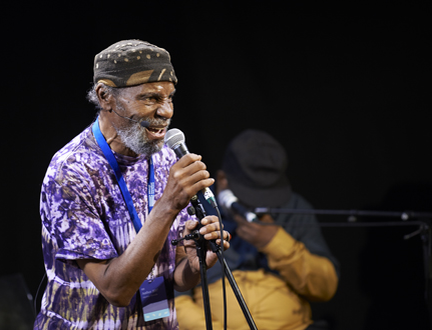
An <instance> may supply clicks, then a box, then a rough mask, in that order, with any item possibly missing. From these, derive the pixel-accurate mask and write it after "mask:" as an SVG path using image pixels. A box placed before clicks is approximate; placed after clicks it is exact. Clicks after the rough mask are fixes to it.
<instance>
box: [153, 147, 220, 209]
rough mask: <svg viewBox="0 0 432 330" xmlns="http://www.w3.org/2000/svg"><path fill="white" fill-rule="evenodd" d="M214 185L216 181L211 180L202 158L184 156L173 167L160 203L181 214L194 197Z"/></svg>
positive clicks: (189, 155)
mask: <svg viewBox="0 0 432 330" xmlns="http://www.w3.org/2000/svg"><path fill="white" fill-rule="evenodd" d="M213 183H214V179H212V178H210V173H209V172H208V171H207V166H206V165H205V164H204V163H203V162H202V161H201V156H199V155H196V154H187V155H184V156H183V157H182V158H180V159H179V161H178V162H177V163H175V164H174V165H173V166H172V167H171V169H170V174H169V178H168V183H167V186H166V188H165V190H164V193H163V195H162V197H161V198H160V199H159V201H158V202H159V203H162V201H163V202H164V203H165V205H169V207H170V208H171V209H172V210H177V211H178V212H180V210H182V209H184V208H185V207H186V206H187V205H188V203H189V202H190V200H191V198H192V196H193V195H195V194H196V193H197V192H198V191H200V190H203V189H204V188H207V187H210V186H211V185H212V184H213Z"/></svg>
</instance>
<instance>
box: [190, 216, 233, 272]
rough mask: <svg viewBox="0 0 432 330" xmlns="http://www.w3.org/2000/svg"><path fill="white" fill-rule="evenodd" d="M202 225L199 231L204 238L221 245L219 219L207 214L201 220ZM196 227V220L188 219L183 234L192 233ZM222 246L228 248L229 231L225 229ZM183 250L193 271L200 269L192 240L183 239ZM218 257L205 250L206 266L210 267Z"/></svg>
mask: <svg viewBox="0 0 432 330" xmlns="http://www.w3.org/2000/svg"><path fill="white" fill-rule="evenodd" d="M201 225H202V227H201V228H200V229H199V233H200V234H201V235H203V237H204V239H206V240H208V241H210V240H215V242H216V244H217V245H221V239H220V223H219V219H218V218H217V217H215V216H212V215H211V216H207V217H205V218H203V219H202V220H201ZM197 227H198V222H197V221H192V220H189V221H187V222H186V224H185V232H184V235H188V234H190V233H192V232H193V231H194V230H195V229H196V228H197ZM223 236H224V237H223V239H224V242H223V248H224V250H226V249H228V248H229V246H230V244H229V242H228V241H229V233H228V232H227V231H225V230H224V231H223ZM184 247H185V251H186V253H187V258H188V261H189V265H190V267H191V269H192V270H193V271H194V272H197V273H198V272H199V271H200V265H199V258H198V256H197V254H196V245H195V241H194V240H185V241H184ZM217 259H218V257H217V254H216V253H214V252H212V251H210V250H207V252H206V265H207V267H208V268H211V267H213V266H214V264H215V263H216V261H217Z"/></svg>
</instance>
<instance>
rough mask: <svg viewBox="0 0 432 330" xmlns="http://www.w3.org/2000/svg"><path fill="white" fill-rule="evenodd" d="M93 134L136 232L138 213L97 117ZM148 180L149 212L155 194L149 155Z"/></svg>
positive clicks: (138, 228)
mask: <svg viewBox="0 0 432 330" xmlns="http://www.w3.org/2000/svg"><path fill="white" fill-rule="evenodd" d="M92 131H93V135H94V137H95V138H96V142H97V143H98V145H99V147H100V148H101V150H102V152H103V153H104V155H105V158H106V159H107V161H108V163H109V164H110V166H111V168H112V169H113V171H114V174H115V177H116V179H117V182H118V184H119V186H120V190H121V192H122V194H123V199H124V201H125V203H126V206H127V208H128V211H129V215H130V217H131V219H132V222H133V225H134V227H135V230H136V232H138V231H139V230H140V229H141V227H142V225H141V221H140V219H139V217H138V214H137V212H136V210H135V206H134V205H133V201H132V197H131V195H130V193H129V190H128V188H127V187H126V183H125V181H124V179H123V175H122V174H121V171H120V167H119V165H118V163H117V160H116V159H115V156H114V154H113V152H112V150H111V148H110V147H109V145H108V143H107V142H106V141H105V138H104V136H103V135H102V132H101V130H100V128H99V117H98V118H96V121H95V122H94V123H93V126H92ZM149 168H150V170H149V172H150V173H149V174H150V175H149V182H148V188H147V190H148V191H147V196H148V209H149V213H150V212H151V210H152V209H153V205H154V195H155V179H154V168H153V160H152V158H151V157H150V166H149Z"/></svg>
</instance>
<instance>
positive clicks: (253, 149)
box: [176, 130, 339, 330]
mask: <svg viewBox="0 0 432 330" xmlns="http://www.w3.org/2000/svg"><path fill="white" fill-rule="evenodd" d="M287 165H288V158H287V155H286V152H285V150H284V148H283V147H282V146H281V145H280V144H279V143H278V142H277V141H276V140H275V139H274V138H273V137H271V136H270V135H269V134H267V133H265V132H263V131H259V130H246V131H244V132H242V133H241V134H239V135H238V136H237V137H235V138H234V139H233V140H232V141H231V143H230V144H229V146H228V148H227V150H226V153H225V156H224V159H223V164H222V170H220V171H218V174H217V178H216V187H217V188H216V190H217V192H218V196H219V205H223V204H224V203H222V201H221V199H222V198H220V197H221V193H222V194H223V193H224V192H225V193H226V192H227V189H229V190H230V191H231V192H232V194H233V195H234V196H235V197H237V198H238V202H239V203H241V204H242V205H244V206H245V207H247V208H249V209H251V210H253V209H255V208H256V207H270V208H288V209H311V208H312V206H311V205H310V204H309V203H308V202H307V201H306V200H305V199H304V198H303V197H302V196H300V195H299V194H297V193H295V192H293V191H292V189H291V185H290V183H289V181H288V178H287V176H286V169H287ZM209 211H210V210H209ZM223 213H224V215H223V219H224V220H223V223H224V226H225V227H224V228H225V229H226V230H228V231H229V232H230V233H231V234H232V240H231V241H230V244H231V248H230V249H229V250H228V251H226V252H225V253H224V257H225V259H226V261H227V263H228V265H229V267H230V269H231V271H232V272H233V275H234V277H235V279H236V282H237V284H238V286H239V288H240V291H241V293H242V295H243V297H244V299H245V301H246V304H247V306H248V308H249V310H250V312H251V314H252V317H253V319H254V321H255V323H256V325H257V327H258V329H268V330H276V329H284V330H294V329H296V330H297V329H298V330H301V329H306V328H307V329H326V326H327V325H326V324H325V322H324V321H320V322H315V323H313V321H312V315H311V308H310V304H309V301H327V300H329V299H331V298H332V297H333V295H334V294H335V292H336V289H337V285H338V272H339V270H338V269H339V266H338V262H337V260H336V259H335V258H334V256H333V255H332V254H331V252H330V250H329V248H328V246H327V244H326V242H325V240H324V238H323V236H322V234H321V230H320V227H319V225H318V222H317V220H316V218H315V216H313V215H306V214H264V215H262V216H260V218H259V221H258V222H249V221H247V220H246V219H245V218H244V217H242V216H240V215H238V214H235V213H234V212H231V211H230V210H225V212H223ZM220 268H221V267H220V263H219V262H218V263H217V264H216V266H215V267H213V268H211V269H209V270H208V282H209V294H210V301H211V311H212V317H213V327H214V328H215V329H219V328H221V327H222V326H223V297H222V288H221V282H222V281H221V269H220ZM227 285H229V284H227ZM226 291H227V304H228V321H227V323H228V329H233V330H234V329H236V330H240V329H249V327H248V325H247V323H246V320H245V317H244V315H243V312H242V311H241V309H240V306H239V304H238V302H237V299H236V298H235V296H234V294H233V292H232V290H231V288H227V290H226ZM189 293H190V292H189ZM202 304H203V302H202V291H201V287H196V288H195V289H194V290H193V291H192V293H190V294H177V295H176V308H177V315H178V319H179V324H180V327H181V329H185V330H195V329H204V328H205V318H204V314H203V306H202Z"/></svg>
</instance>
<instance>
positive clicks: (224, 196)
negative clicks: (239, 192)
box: [218, 189, 259, 222]
mask: <svg viewBox="0 0 432 330" xmlns="http://www.w3.org/2000/svg"><path fill="white" fill-rule="evenodd" d="M218 199H219V203H220V204H221V205H222V207H224V208H226V209H228V210H233V211H234V212H236V213H238V214H239V215H241V216H242V217H244V218H245V219H246V220H247V221H248V222H252V221H255V222H257V221H259V219H258V217H257V215H256V214H255V213H253V212H251V211H249V210H248V209H247V208H246V207H244V206H243V205H242V204H240V203H239V202H238V198H237V197H236V196H235V195H234V194H233V192H232V191H231V190H230V189H224V190H222V191H221V192H220V193H219V195H218Z"/></svg>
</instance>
